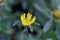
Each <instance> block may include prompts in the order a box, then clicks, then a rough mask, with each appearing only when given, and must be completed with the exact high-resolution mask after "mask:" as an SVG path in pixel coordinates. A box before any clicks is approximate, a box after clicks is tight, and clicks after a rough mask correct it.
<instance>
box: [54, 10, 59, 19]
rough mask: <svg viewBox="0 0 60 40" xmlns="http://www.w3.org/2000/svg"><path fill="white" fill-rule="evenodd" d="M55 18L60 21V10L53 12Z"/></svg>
mask: <svg viewBox="0 0 60 40" xmlns="http://www.w3.org/2000/svg"><path fill="white" fill-rule="evenodd" d="M53 16H54V18H57V19H60V11H59V10H55V11H54V12H53Z"/></svg>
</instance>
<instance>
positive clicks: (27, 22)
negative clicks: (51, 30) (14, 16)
mask: <svg viewBox="0 0 60 40" xmlns="http://www.w3.org/2000/svg"><path fill="white" fill-rule="evenodd" d="M20 18H21V23H22V25H23V26H30V25H31V24H32V23H34V22H35V20H36V16H34V17H33V18H32V14H30V13H28V14H27V17H26V14H25V13H24V14H23V15H21V17H20Z"/></svg>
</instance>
